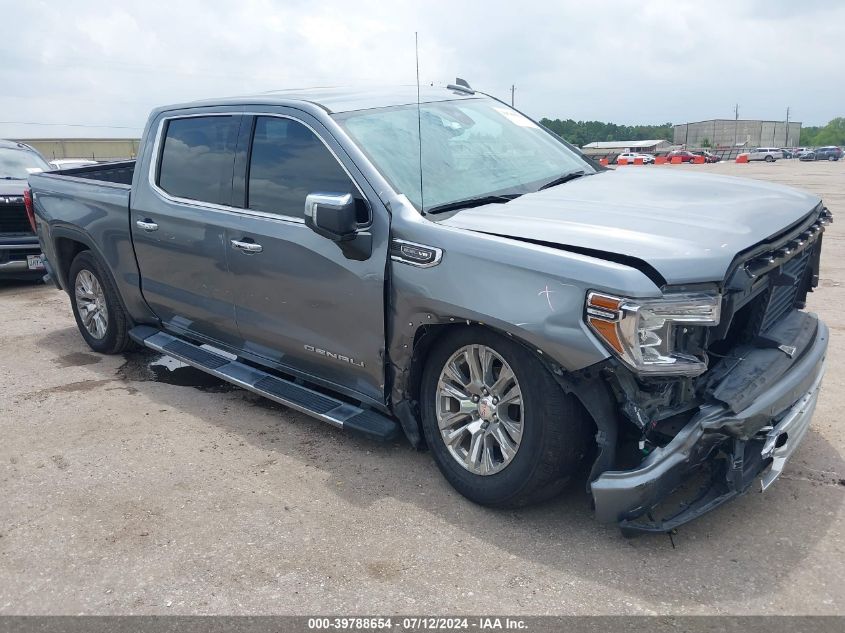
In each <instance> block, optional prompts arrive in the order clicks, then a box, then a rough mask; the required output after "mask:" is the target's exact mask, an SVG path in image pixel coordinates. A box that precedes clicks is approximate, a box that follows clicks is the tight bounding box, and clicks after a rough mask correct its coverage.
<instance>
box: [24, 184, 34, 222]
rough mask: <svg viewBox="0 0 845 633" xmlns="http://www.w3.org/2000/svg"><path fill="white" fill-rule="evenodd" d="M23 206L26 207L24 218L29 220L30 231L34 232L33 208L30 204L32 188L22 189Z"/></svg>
mask: <svg viewBox="0 0 845 633" xmlns="http://www.w3.org/2000/svg"><path fill="white" fill-rule="evenodd" d="M23 206H24V207H26V219H27V220H29V225H30V226H31V227H32V232H33V233H36V229H35V209H34V208H33V206H32V189H30V188H29V187H27V188H26V189H24V190H23Z"/></svg>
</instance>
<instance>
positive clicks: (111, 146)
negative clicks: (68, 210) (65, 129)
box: [15, 138, 140, 160]
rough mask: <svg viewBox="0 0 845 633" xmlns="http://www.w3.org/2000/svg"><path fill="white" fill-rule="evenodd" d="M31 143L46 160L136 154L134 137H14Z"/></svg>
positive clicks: (122, 156) (102, 157)
mask: <svg viewBox="0 0 845 633" xmlns="http://www.w3.org/2000/svg"><path fill="white" fill-rule="evenodd" d="M15 140H18V141H20V142H21V143H26V144H27V145H31V146H32V147H34V148H35V149H37V150H38V151H39V152H41V155H42V156H44V158H46V159H47V160H53V159H56V158H90V159H92V160H120V159H123V158H135V156H137V155H138V144H139V142H140V141H139V140H138V139H136V138H64V139H63V138H30V139H15Z"/></svg>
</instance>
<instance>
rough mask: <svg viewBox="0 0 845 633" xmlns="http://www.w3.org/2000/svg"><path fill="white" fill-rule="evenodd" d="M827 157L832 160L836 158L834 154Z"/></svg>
mask: <svg viewBox="0 0 845 633" xmlns="http://www.w3.org/2000/svg"><path fill="white" fill-rule="evenodd" d="M827 159H828V160H829V161H831V162H832V161H834V160H836V156H828V157H827Z"/></svg>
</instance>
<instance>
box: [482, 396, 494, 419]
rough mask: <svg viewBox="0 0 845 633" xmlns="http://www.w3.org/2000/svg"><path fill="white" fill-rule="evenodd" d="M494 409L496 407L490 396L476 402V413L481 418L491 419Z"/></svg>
mask: <svg viewBox="0 0 845 633" xmlns="http://www.w3.org/2000/svg"><path fill="white" fill-rule="evenodd" d="M495 411H496V407H495V406H493V401H492V399H491V398H484V399H483V400H480V401H479V402H478V415H479V417H480V418H481V419H482V420H487V421H488V422H489V421H491V420H492V419H493V414H494V413H495Z"/></svg>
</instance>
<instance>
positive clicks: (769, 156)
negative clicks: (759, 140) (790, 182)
mask: <svg viewBox="0 0 845 633" xmlns="http://www.w3.org/2000/svg"><path fill="white" fill-rule="evenodd" d="M780 158H783V152H782V151H781V150H780V148H778V147H756V148H754V149H752V150H751V151H750V152H749V153H748V160H764V161H766V162H767V163H773V162H775V161H776V160H778V159H780Z"/></svg>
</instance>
